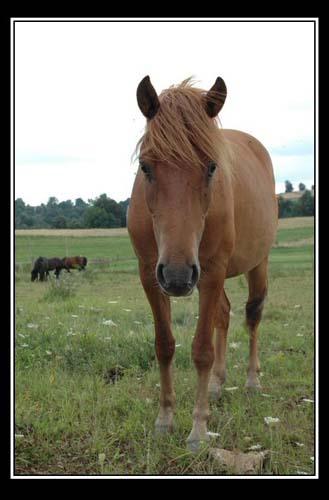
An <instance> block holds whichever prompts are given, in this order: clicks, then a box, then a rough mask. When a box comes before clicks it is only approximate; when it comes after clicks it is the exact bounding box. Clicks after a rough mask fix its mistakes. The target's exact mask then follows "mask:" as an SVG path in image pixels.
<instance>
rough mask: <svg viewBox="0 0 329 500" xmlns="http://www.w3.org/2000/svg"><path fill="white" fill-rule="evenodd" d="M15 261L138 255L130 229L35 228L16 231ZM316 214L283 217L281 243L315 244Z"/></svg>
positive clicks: (287, 244) (280, 234) (130, 257)
mask: <svg viewBox="0 0 329 500" xmlns="http://www.w3.org/2000/svg"><path fill="white" fill-rule="evenodd" d="M15 235H16V238H15V242H16V245H15V250H16V255H15V257H16V258H15V261H16V262H17V263H25V264H31V263H32V262H33V260H34V259H36V258H37V257H39V256H45V257H55V256H56V257H65V256H68V255H85V256H86V257H87V258H88V259H104V260H117V259H134V258H135V254H134V251H133V249H132V246H131V243H130V240H129V237H128V233H127V229H126V228H122V229H72V230H70V229H65V230H64V229H48V230H46V229H45V230H44V229H35V230H31V231H30V230H18V231H16V232H15ZM313 241H314V219H313V217H294V218H292V219H280V220H279V229H278V234H277V238H276V242H275V245H274V246H275V247H277V246H288V247H294V246H301V245H313Z"/></svg>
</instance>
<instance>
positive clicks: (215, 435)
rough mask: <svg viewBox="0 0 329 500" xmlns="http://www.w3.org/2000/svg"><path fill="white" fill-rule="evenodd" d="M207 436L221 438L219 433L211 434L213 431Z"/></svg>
mask: <svg viewBox="0 0 329 500" xmlns="http://www.w3.org/2000/svg"><path fill="white" fill-rule="evenodd" d="M207 435H208V436H209V437H218V436H220V434H219V432H211V431H208V432H207Z"/></svg>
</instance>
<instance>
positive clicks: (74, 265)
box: [62, 256, 87, 273]
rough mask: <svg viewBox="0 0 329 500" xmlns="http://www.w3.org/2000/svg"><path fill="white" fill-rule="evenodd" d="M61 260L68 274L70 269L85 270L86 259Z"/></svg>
mask: <svg viewBox="0 0 329 500" xmlns="http://www.w3.org/2000/svg"><path fill="white" fill-rule="evenodd" d="M62 260H63V263H64V267H65V269H66V271H67V272H68V273H69V272H70V269H79V271H81V270H83V269H85V267H86V265H87V257H81V256H76V257H64V259H62Z"/></svg>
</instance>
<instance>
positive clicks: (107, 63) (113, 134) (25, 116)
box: [14, 20, 315, 206]
mask: <svg viewBox="0 0 329 500" xmlns="http://www.w3.org/2000/svg"><path fill="white" fill-rule="evenodd" d="M14 40H15V47H14V56H15V59H14V69H15V80H14V82H15V87H14V96H15V115H14V118H15V119H14V137H15V165H14V180H15V192H14V197H15V199H17V198H23V200H24V201H25V203H27V204H29V205H32V206H36V205H39V204H41V203H47V201H48V198H49V197H50V196H55V197H56V198H57V199H58V201H59V202H60V201H64V200H68V199H70V200H72V201H74V200H75V199H77V198H82V199H84V200H85V201H88V200H89V199H95V198H96V197H98V196H99V195H100V194H102V193H106V194H107V195H108V196H109V197H110V198H113V199H114V200H116V201H121V200H125V199H127V198H128V197H130V193H131V189H132V185H133V182H134V177H135V173H136V170H137V166H138V165H137V162H136V160H135V161H132V156H133V153H134V150H135V146H136V143H137V141H138V140H139V138H140V137H141V135H142V134H143V131H144V127H145V118H144V117H143V115H142V114H141V112H140V110H139V108H138V105H137V101H136V88H137V85H138V83H139V82H140V80H141V79H142V78H143V77H144V76H146V75H149V76H150V78H151V81H152V84H153V86H154V87H155V89H156V90H157V92H158V93H160V92H161V91H162V90H163V89H164V88H168V87H169V86H170V85H172V84H177V83H179V82H181V81H182V80H184V79H186V78H188V77H190V76H193V77H194V78H195V80H196V82H197V83H196V85H197V86H198V87H200V88H204V89H205V90H208V89H210V88H211V87H212V85H213V84H214V82H215V80H216V78H217V76H221V77H222V78H223V79H224V80H225V83H226V86H227V92H228V94H227V98H226V102H225V105H224V107H223V108H222V110H221V112H220V121H221V124H222V126H223V128H233V129H238V130H242V131H244V132H248V133H250V134H252V135H254V136H255V137H256V138H257V139H259V140H260V141H261V142H262V143H263V144H264V145H265V147H266V148H267V149H268V151H269V152H270V154H271V157H272V162H273V166H274V174H275V178H276V192H277V193H279V192H283V191H284V182H285V180H287V179H288V180H290V181H291V182H292V184H293V185H294V188H295V189H298V184H299V183H300V182H303V183H304V184H305V185H306V187H307V188H310V187H311V185H312V184H314V102H315V101H314V24H313V23H312V22H302V21H297V22H293V21H289V22H283V21H279V22H274V21H262V22H253V21H251V20H244V21H242V22H228V21H224V20H217V21H215V20H212V21H210V22H205V21H198V22H197V21H196V22H192V21H181V20H180V21H178V22H173V21H168V22H166V21H164V20H161V21H159V20H158V21H155V20H153V21H148V22H146V21H142V20H134V21H133V22H127V21H124V22H119V21H114V20H112V21H110V20H107V21H105V20H103V21H102V22H95V21H89V22H86V21H85V22H81V21H79V22H73V21H72V20H71V21H70V22H63V21H62V22H61V21H52V22H46V21H41V22H40V21H39V22H33V21H26V20H25V21H24V22H17V21H16V22H15V38H14Z"/></svg>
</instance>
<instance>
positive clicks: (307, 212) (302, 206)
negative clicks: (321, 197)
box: [297, 189, 314, 217]
mask: <svg viewBox="0 0 329 500" xmlns="http://www.w3.org/2000/svg"><path fill="white" fill-rule="evenodd" d="M297 205H298V208H299V211H300V214H301V215H303V216H305V217H306V216H311V215H314V196H313V195H312V193H311V191H309V190H308V189H307V190H306V191H305V192H304V194H303V195H302V196H301V197H300V198H299V200H298V201H297Z"/></svg>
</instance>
